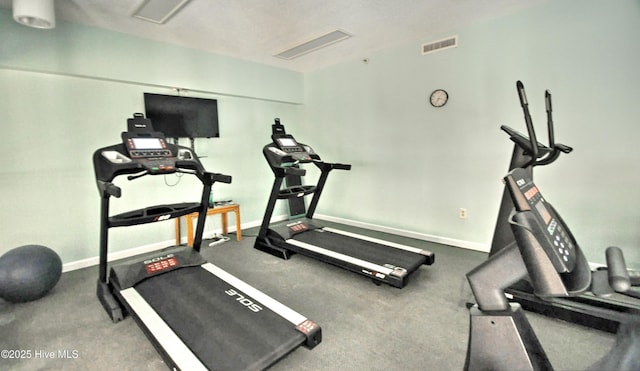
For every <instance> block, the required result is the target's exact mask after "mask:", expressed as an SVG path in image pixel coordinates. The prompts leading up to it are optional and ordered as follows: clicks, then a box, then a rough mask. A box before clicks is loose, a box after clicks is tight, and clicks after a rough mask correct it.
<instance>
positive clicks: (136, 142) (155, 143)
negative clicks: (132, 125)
mask: <svg viewBox="0 0 640 371" xmlns="http://www.w3.org/2000/svg"><path fill="white" fill-rule="evenodd" d="M131 142H132V143H133V147H134V148H135V149H162V148H164V146H163V145H162V141H161V140H160V138H131Z"/></svg>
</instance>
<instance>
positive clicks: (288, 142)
mask: <svg viewBox="0 0 640 371" xmlns="http://www.w3.org/2000/svg"><path fill="white" fill-rule="evenodd" d="M277 140H278V144H280V146H281V147H297V146H298V143H297V142H296V141H295V140H293V139H292V138H278V139H277Z"/></svg>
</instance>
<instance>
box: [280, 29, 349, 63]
mask: <svg viewBox="0 0 640 371" xmlns="http://www.w3.org/2000/svg"><path fill="white" fill-rule="evenodd" d="M350 37H351V35H350V34H348V33H346V32H344V31H342V30H335V31H333V32H329V33H328V34H326V35H322V36H320V37H317V38H315V39H313V40H310V41H307V42H306V43H303V44H300V45H298V46H295V47H293V48H290V49H287V50H285V51H283V52H280V53H278V54H276V55H275V57H278V58H282V59H294V58H297V57H300V56H302V55H305V54H307V53H311V52H312V51H315V50H318V49H320V48H324V47H325V46H329V45H331V44H334V43H337V42H338V41H342V40H346V39H348V38H350Z"/></svg>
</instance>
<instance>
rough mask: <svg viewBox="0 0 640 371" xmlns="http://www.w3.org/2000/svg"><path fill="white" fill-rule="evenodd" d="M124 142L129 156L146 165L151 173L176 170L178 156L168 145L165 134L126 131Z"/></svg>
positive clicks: (123, 136) (123, 134)
mask: <svg viewBox="0 0 640 371" xmlns="http://www.w3.org/2000/svg"><path fill="white" fill-rule="evenodd" d="M122 142H123V143H124V145H125V148H126V149H127V152H128V154H129V157H130V158H131V159H132V160H133V161H136V162H138V163H140V164H141V165H142V166H144V168H145V169H147V170H148V171H149V172H150V173H152V174H158V173H169V172H173V171H174V170H175V165H176V156H175V155H174V153H172V152H171V150H170V149H169V148H168V147H167V143H166V140H165V137H164V134H162V133H160V132H149V133H144V134H141V133H135V132H134V133H131V132H124V133H122Z"/></svg>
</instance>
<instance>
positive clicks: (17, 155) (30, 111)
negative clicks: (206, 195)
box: [0, 11, 303, 263]
mask: <svg viewBox="0 0 640 371" xmlns="http://www.w3.org/2000/svg"><path fill="white" fill-rule="evenodd" d="M172 86H178V87H181V88H186V89H190V90H191V93H189V96H197V97H206V98H215V99H218V104H219V118H220V132H221V137H220V138H215V139H197V140H196V150H197V151H198V154H199V155H201V156H206V157H205V158H203V159H202V162H203V163H204V165H205V167H206V168H207V169H208V170H209V171H214V172H222V173H226V174H230V175H232V176H233V183H232V184H230V185H226V184H216V185H214V192H215V193H214V194H215V197H216V199H218V200H222V199H233V200H235V201H237V202H239V203H240V204H241V207H242V210H241V211H242V217H243V222H251V221H256V220H261V218H262V215H263V212H264V207H265V205H266V200H267V197H268V194H269V190H270V186H271V180H272V175H271V172H270V170H269V169H268V167H267V166H266V164H265V163H264V159H263V157H262V154H261V149H262V146H263V145H264V144H266V143H267V142H268V141H269V135H270V133H271V127H270V125H271V123H272V120H273V118H274V117H283V119H285V120H286V119H290V120H299V117H300V112H301V108H300V102H302V101H303V76H302V74H300V73H296V72H292V71H287V70H283V69H277V68H273V67H269V66H264V65H260V64H255V63H251V62H246V61H240V60H234V59H231V58H227V57H222V56H217V55H212V54H208V53H203V52H198V51H195V50H190V49H184V48H179V47H176V46H172V45H167V44H162V43H157V42H152V41H148V40H143V39H138V38H133V37H129V36H124V35H122V34H119V33H114V32H107V31H103V30H99V29H95V28H88V27H82V26H77V25H72V24H67V23H64V22H59V23H58V26H57V27H56V28H55V29H54V30H49V31H42V30H34V29H29V28H27V27H24V26H20V25H18V24H17V23H16V22H14V21H13V20H12V19H11V15H10V13H9V12H6V11H0V94H1V96H2V99H1V100H0V118H1V121H0V122H1V124H0V125H1V126H2V134H3V143H4V144H3V145H2V146H0V156H1V158H3V160H4V161H3V165H2V166H1V167H0V194H2V206H3V207H2V210H3V213H2V214H1V215H0V225H1V226H2V229H1V230H2V235H3V238H2V241H3V244H2V246H0V254H3V253H4V252H6V251H8V250H9V249H11V248H14V247H16V246H20V245H24V244H31V243H37V244H43V245H46V246H49V247H51V248H53V249H55V250H56V251H58V253H59V254H60V256H61V258H62V260H63V262H64V263H70V262H74V261H78V260H82V259H87V258H91V257H95V256H97V254H98V243H99V240H98V237H99V236H98V234H99V219H98V218H99V204H100V199H99V195H98V191H97V187H96V185H95V179H94V177H93V165H92V160H91V159H92V155H93V152H94V151H95V150H96V149H98V148H100V147H104V146H108V145H111V144H115V143H118V142H120V132H122V131H124V130H126V119H127V118H129V117H131V116H132V114H133V113H134V112H144V103H143V94H142V93H143V92H153V93H163V94H174V92H172V91H171V90H170V89H169V87H172ZM182 144H185V145H188V143H186V142H183V143H182ZM189 178H190V177H187V176H185V177H182V178H181V179H180V183H179V185H178V186H177V187H169V186H165V182H163V180H162V179H160V178H159V177H154V178H151V177H148V178H142V179H140V180H137V181H134V182H128V181H127V180H126V179H122V177H121V178H118V179H116V184H119V185H121V186H122V188H123V197H122V199H114V200H113V201H112V207H113V211H114V212H122V211H126V210H130V209H134V208H137V207H144V206H150V205H154V204H161V203H172V202H181V201H183V200H184V201H192V200H193V201H196V200H199V192H200V188H199V187H198V185H197V184H196V182H194V181H192V180H191V179H189ZM165 181H166V183H168V184H174V183H176V182H177V181H178V178H176V177H175V176H167V177H166V178H165ZM230 223H231V225H233V222H232V220H231V221H230ZM219 227H220V220H219V218H215V217H211V218H209V219H208V221H207V229H215V228H219ZM173 237H174V234H173V221H168V222H162V223H155V224H152V225H145V226H136V227H128V228H114V229H112V230H111V241H110V247H111V251H119V250H124V249H127V248H132V247H138V246H143V245H148V244H155V243H158V242H162V241H166V240H171V239H172V238H173Z"/></svg>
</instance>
